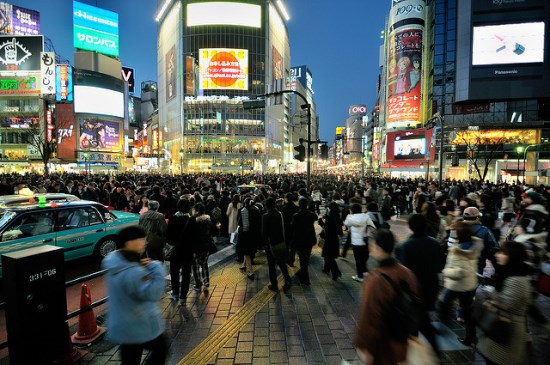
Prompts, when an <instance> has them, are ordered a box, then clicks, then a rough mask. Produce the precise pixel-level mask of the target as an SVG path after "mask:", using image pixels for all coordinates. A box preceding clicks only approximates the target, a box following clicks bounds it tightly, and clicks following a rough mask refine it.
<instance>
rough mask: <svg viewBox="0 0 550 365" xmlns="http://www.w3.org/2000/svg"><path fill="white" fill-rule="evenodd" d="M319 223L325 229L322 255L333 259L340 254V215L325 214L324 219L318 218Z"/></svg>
mask: <svg viewBox="0 0 550 365" xmlns="http://www.w3.org/2000/svg"><path fill="white" fill-rule="evenodd" d="M319 224H320V225H321V226H322V227H323V229H324V231H325V237H324V238H325V245H324V246H323V251H322V255H323V257H325V258H333V259H335V258H337V257H338V256H339V254H340V236H342V235H343V234H344V232H343V231H342V220H341V219H340V215H330V214H329V215H326V216H325V218H324V220H319Z"/></svg>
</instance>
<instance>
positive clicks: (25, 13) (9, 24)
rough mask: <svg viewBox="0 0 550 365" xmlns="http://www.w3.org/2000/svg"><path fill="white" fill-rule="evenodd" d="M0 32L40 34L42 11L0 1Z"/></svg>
mask: <svg viewBox="0 0 550 365" xmlns="http://www.w3.org/2000/svg"><path fill="white" fill-rule="evenodd" d="M0 34H17V35H38V34H40V13H39V12H38V11H35V10H30V9H26V8H22V7H20V6H16V5H11V4H8V3H4V2H0Z"/></svg>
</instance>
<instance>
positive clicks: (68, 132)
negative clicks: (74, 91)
mask: <svg viewBox="0 0 550 365" xmlns="http://www.w3.org/2000/svg"><path fill="white" fill-rule="evenodd" d="M55 121H56V128H57V157H58V158H61V159H75V158H76V152H75V150H76V148H75V147H76V127H75V126H74V114H73V108H72V105H71V104H57V105H56V107H55Z"/></svg>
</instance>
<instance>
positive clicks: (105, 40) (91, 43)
mask: <svg viewBox="0 0 550 365" xmlns="http://www.w3.org/2000/svg"><path fill="white" fill-rule="evenodd" d="M73 23H74V46H75V48H78V49H82V50H87V51H95V52H99V53H103V54H106V55H109V56H115V57H117V56H118V53H119V42H118V14H117V13H114V12H112V11H108V10H105V9H100V8H97V7H95V6H91V5H87V4H83V3H79V2H78V1H74V2H73Z"/></svg>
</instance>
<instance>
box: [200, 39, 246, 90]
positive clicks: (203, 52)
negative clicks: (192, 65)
mask: <svg viewBox="0 0 550 365" xmlns="http://www.w3.org/2000/svg"><path fill="white" fill-rule="evenodd" d="M199 68H200V87H201V89H204V90H207V89H235V90H248V50H246V49H232V48H201V49H200V50H199Z"/></svg>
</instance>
